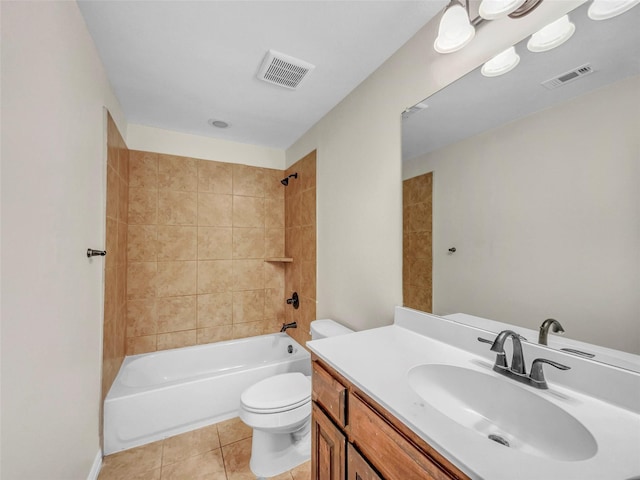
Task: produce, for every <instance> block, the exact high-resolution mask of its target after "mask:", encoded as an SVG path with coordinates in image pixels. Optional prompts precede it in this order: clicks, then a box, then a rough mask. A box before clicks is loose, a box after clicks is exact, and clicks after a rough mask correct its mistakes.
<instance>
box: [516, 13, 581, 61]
mask: <svg viewBox="0 0 640 480" xmlns="http://www.w3.org/2000/svg"><path fill="white" fill-rule="evenodd" d="M575 31H576V26H575V25H574V24H573V23H571V22H570V21H569V16H568V15H565V16H564V17H560V18H559V19H557V20H556V21H555V22H552V23H550V24H549V25H547V26H546V27H543V28H541V29H540V30H538V31H537V32H536V33H534V34H533V35H531V38H530V39H529V41H528V42H527V48H528V49H529V50H530V51H532V52H546V51H547V50H551V49H552V48H556V47H558V46H560V45H562V44H563V43H564V42H566V41H567V40H569V39H570V38H571V35H573V32H575Z"/></svg>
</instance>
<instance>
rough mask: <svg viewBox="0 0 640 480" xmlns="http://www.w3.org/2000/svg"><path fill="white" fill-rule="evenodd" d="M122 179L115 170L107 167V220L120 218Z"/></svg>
mask: <svg viewBox="0 0 640 480" xmlns="http://www.w3.org/2000/svg"><path fill="white" fill-rule="evenodd" d="M119 183H120V179H119V177H118V173H117V172H116V170H115V168H113V167H111V166H108V167H107V218H109V217H110V218H114V219H117V218H118V193H119V191H120V185H119Z"/></svg>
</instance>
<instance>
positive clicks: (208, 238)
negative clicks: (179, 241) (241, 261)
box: [198, 227, 233, 260]
mask: <svg viewBox="0 0 640 480" xmlns="http://www.w3.org/2000/svg"><path fill="white" fill-rule="evenodd" d="M232 255H233V230H232V228H231V227H198V260H230V259H231V258H232Z"/></svg>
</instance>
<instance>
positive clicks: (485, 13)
mask: <svg viewBox="0 0 640 480" xmlns="http://www.w3.org/2000/svg"><path fill="white" fill-rule="evenodd" d="M525 1H526V0H482V3H481V4H480V12H479V13H480V16H481V17H482V18H484V19H485V20H496V19H498V18H502V17H506V16H507V15H509V14H510V13H512V12H515V11H516V10H517V9H518V8H520V7H521V6H522V4H524V3H525Z"/></svg>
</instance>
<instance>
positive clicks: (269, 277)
mask: <svg viewBox="0 0 640 480" xmlns="http://www.w3.org/2000/svg"><path fill="white" fill-rule="evenodd" d="M263 268H264V288H275V289H278V290H284V286H285V283H284V269H285V266H284V264H282V263H277V262H264V266H263Z"/></svg>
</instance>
